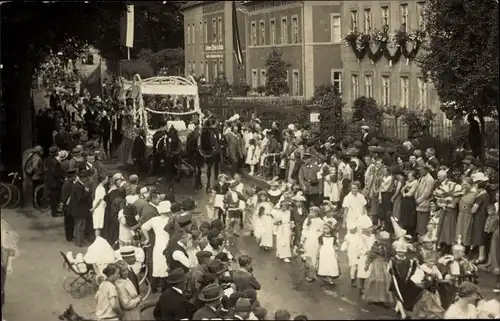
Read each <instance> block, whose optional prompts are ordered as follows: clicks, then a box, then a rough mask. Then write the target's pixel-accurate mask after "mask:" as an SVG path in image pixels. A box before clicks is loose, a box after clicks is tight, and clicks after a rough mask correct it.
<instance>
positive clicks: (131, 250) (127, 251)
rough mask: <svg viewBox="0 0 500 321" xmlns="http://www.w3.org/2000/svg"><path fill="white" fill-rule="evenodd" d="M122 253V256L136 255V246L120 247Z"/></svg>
mask: <svg viewBox="0 0 500 321" xmlns="http://www.w3.org/2000/svg"><path fill="white" fill-rule="evenodd" d="M120 255H121V257H122V258H124V257H129V256H134V257H135V247H133V246H130V245H127V246H122V247H120Z"/></svg>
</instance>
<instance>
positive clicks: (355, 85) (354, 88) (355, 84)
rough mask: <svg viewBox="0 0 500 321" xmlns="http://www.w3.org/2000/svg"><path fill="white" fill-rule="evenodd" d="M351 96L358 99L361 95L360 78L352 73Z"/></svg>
mask: <svg viewBox="0 0 500 321" xmlns="http://www.w3.org/2000/svg"><path fill="white" fill-rule="evenodd" d="M351 96H352V97H351V98H352V100H353V101H354V100H356V98H358V96H359V78H358V75H351Z"/></svg>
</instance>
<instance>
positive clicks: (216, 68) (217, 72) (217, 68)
mask: <svg viewBox="0 0 500 321" xmlns="http://www.w3.org/2000/svg"><path fill="white" fill-rule="evenodd" d="M217 65H218V64H217V61H216V60H213V61H212V68H213V70H214V80H215V79H217V77H219V66H217Z"/></svg>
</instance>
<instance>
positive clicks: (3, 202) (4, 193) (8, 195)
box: [0, 183, 12, 208]
mask: <svg viewBox="0 0 500 321" xmlns="http://www.w3.org/2000/svg"><path fill="white" fill-rule="evenodd" d="M11 201H12V191H11V190H10V188H9V186H8V185H7V184H5V183H0V208H6V207H7V206H9V204H10V203H11Z"/></svg>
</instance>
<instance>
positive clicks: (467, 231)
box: [455, 177, 476, 246]
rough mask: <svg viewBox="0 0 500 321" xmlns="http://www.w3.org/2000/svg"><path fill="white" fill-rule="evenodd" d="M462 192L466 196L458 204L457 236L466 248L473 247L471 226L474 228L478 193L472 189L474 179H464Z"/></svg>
mask: <svg viewBox="0 0 500 321" xmlns="http://www.w3.org/2000/svg"><path fill="white" fill-rule="evenodd" d="M462 191H464V193H465V194H464V195H462V197H461V198H460V200H459V202H458V219H457V226H456V229H455V231H456V235H455V239H456V238H457V236H458V235H461V239H462V242H463V244H464V246H470V245H471V236H472V235H471V231H472V230H471V226H472V217H473V215H472V206H473V205H474V201H475V200H476V192H475V191H474V189H473V188H472V179H471V178H470V177H464V179H463V180H462Z"/></svg>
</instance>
